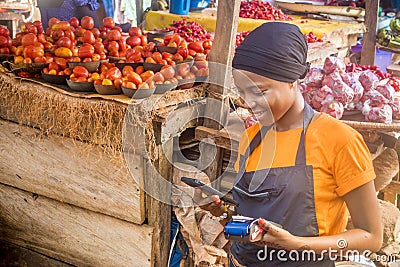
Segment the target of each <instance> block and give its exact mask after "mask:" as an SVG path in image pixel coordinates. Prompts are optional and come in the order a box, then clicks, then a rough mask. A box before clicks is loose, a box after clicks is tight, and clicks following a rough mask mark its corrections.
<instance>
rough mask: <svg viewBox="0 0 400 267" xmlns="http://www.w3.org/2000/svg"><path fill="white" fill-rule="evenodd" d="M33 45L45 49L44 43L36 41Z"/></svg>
mask: <svg viewBox="0 0 400 267" xmlns="http://www.w3.org/2000/svg"><path fill="white" fill-rule="evenodd" d="M33 45H34V46H36V47H39V48H41V49H43V50H44V45H43V44H42V43H39V42H35V43H34V44H33Z"/></svg>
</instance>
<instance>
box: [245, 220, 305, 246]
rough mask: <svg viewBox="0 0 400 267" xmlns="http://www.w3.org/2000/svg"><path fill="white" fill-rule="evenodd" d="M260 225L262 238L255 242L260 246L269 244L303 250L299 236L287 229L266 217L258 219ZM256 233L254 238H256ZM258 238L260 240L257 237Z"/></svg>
mask: <svg viewBox="0 0 400 267" xmlns="http://www.w3.org/2000/svg"><path fill="white" fill-rule="evenodd" d="M258 226H259V227H260V228H261V229H262V230H261V231H260V232H261V233H260V234H262V238H261V240H260V241H256V242H253V243H254V244H256V245H259V246H268V247H273V248H276V249H284V250H302V249H305V248H301V244H300V242H299V241H298V238H297V236H294V235H292V234H291V233H289V232H288V231H286V230H285V229H282V228H280V227H278V226H276V225H273V224H272V223H271V222H268V221H267V220H265V219H262V218H260V219H258ZM256 236H257V235H254V237H253V238H256ZM256 240H258V239H257V238H256Z"/></svg>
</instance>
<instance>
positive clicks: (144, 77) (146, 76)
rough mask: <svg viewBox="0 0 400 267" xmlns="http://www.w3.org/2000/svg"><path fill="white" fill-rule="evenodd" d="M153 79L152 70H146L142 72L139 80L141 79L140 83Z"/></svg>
mask: <svg viewBox="0 0 400 267" xmlns="http://www.w3.org/2000/svg"><path fill="white" fill-rule="evenodd" d="M153 77H154V72H153V71H152V70H147V71H145V72H143V73H142V74H140V78H142V81H143V82H145V81H147V80H148V79H151V78H153Z"/></svg>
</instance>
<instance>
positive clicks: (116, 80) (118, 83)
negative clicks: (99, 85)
mask: <svg viewBox="0 0 400 267" xmlns="http://www.w3.org/2000/svg"><path fill="white" fill-rule="evenodd" d="M121 85H122V79H115V80H114V86H115V88H117V89H121Z"/></svg>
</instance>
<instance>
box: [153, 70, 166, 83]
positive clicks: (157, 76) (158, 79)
mask: <svg viewBox="0 0 400 267" xmlns="http://www.w3.org/2000/svg"><path fill="white" fill-rule="evenodd" d="M153 81H154V82H155V83H163V82H164V81H165V78H164V75H162V73H161V72H156V73H155V74H154V77H153Z"/></svg>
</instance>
